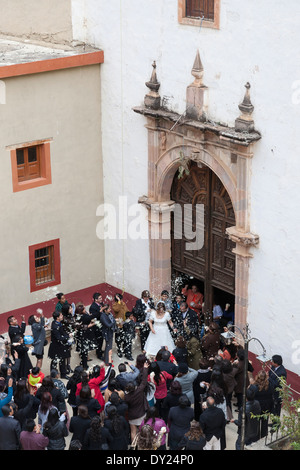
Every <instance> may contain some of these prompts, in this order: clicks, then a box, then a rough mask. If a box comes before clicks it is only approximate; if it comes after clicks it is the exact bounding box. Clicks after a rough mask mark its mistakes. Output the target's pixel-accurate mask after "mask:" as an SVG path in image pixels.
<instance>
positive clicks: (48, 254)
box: [29, 239, 60, 292]
mask: <svg viewBox="0 0 300 470" xmlns="http://www.w3.org/2000/svg"><path fill="white" fill-rule="evenodd" d="M29 274H30V292H34V291H37V290H40V289H45V288H46V287H50V286H56V285H58V284H60V248H59V239H56V240H50V241H48V242H44V243H39V244H37V245H31V246H30V247H29Z"/></svg>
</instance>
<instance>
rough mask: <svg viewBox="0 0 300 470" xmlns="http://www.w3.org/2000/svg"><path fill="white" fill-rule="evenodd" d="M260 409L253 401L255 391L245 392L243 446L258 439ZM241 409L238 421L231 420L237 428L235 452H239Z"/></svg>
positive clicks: (248, 390) (248, 389)
mask: <svg viewBox="0 0 300 470" xmlns="http://www.w3.org/2000/svg"><path fill="white" fill-rule="evenodd" d="M260 412H261V408H260V404H259V402H258V401H257V400H255V391H254V390H253V389H252V388H250V387H249V388H247V390H246V410H245V445H250V444H252V443H253V442H256V441H258V439H259V426H260V424H259V419H257V418H256V416H258V415H260ZM242 413H243V412H242V409H240V411H239V414H238V419H232V420H231V422H232V423H234V424H236V425H237V426H238V438H237V440H236V443H235V448H236V450H241V438H242Z"/></svg>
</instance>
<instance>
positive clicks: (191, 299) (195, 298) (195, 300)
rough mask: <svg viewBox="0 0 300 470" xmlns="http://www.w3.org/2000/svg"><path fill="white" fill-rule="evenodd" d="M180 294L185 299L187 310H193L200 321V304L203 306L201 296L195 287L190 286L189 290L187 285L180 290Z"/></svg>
mask: <svg viewBox="0 0 300 470" xmlns="http://www.w3.org/2000/svg"><path fill="white" fill-rule="evenodd" d="M181 293H182V294H183V295H184V296H185V297H186V303H187V304H188V306H189V308H191V309H192V310H194V311H195V312H196V313H197V315H198V319H199V321H200V319H201V318H200V317H201V313H202V304H203V299H204V297H203V294H202V293H201V292H200V291H199V289H198V286H197V285H192V287H191V288H189V286H188V284H186V286H185V287H184V288H183V289H182V291H181Z"/></svg>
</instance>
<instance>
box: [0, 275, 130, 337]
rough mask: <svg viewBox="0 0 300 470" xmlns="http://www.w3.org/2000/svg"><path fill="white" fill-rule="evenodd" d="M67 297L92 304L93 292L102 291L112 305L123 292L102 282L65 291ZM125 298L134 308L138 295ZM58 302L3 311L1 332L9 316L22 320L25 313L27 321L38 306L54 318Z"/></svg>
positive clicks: (46, 314)
mask: <svg viewBox="0 0 300 470" xmlns="http://www.w3.org/2000/svg"><path fill="white" fill-rule="evenodd" d="M62 292H63V293H64V294H65V297H66V299H67V300H68V302H70V303H72V302H74V303H75V304H77V303H78V302H83V303H84V305H90V304H91V303H92V301H93V294H94V293H95V292H100V294H102V297H103V300H104V301H107V302H108V303H109V304H110V305H111V304H112V303H113V299H114V295H115V294H116V293H122V291H121V290H120V289H116V288H115V287H113V286H111V285H109V284H106V283H102V284H98V285H96V286H92V287H87V288H86V289H81V290H78V291H75V292H69V293H67V292H64V291H62ZM123 299H124V302H126V304H127V307H128V308H129V310H131V309H132V308H133V306H134V305H135V302H136V300H137V299H136V297H134V296H133V295H131V294H128V293H126V292H125V293H124V294H123ZM56 304H57V298H56V297H54V299H50V300H45V301H43V302H38V303H36V304H32V305H28V306H25V307H22V308H18V309H15V310H11V311H9V312H5V313H2V314H1V315H0V334H1V333H2V334H3V333H6V332H7V331H8V323H7V318H8V317H9V316H10V315H14V316H15V317H16V318H17V319H18V320H19V321H21V316H22V315H25V320H26V323H27V320H28V318H29V317H30V315H33V314H35V313H36V310H37V309H38V308H41V309H42V310H43V312H44V315H45V317H46V318H50V319H51V318H52V313H53V312H54V310H55V305H56Z"/></svg>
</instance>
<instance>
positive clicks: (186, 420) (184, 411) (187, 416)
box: [168, 406, 194, 450]
mask: <svg viewBox="0 0 300 470" xmlns="http://www.w3.org/2000/svg"><path fill="white" fill-rule="evenodd" d="M193 419H194V410H193V408H191V407H190V406H188V407H187V408H181V407H180V406H173V407H172V408H171V409H170V412H169V416H168V426H169V429H170V431H169V445H170V449H171V450H176V449H178V444H179V442H180V441H181V439H182V438H183V436H184V435H185V434H186V433H187V432H188V431H189V429H190V424H191V421H192V420H193Z"/></svg>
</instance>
